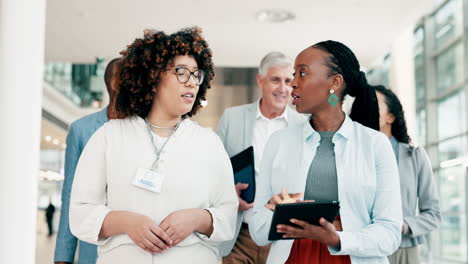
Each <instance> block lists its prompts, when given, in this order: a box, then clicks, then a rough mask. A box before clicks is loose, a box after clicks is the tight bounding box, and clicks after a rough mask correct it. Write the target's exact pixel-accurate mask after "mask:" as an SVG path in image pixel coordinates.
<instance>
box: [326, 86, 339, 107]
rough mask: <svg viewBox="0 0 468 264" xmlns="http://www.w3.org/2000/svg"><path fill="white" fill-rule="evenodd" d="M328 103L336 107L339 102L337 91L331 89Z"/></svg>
mask: <svg viewBox="0 0 468 264" xmlns="http://www.w3.org/2000/svg"><path fill="white" fill-rule="evenodd" d="M327 101H328V103H329V104H331V105H333V106H336V104H337V103H338V101H339V98H338V96H336V95H335V90H333V89H331V90H330V96H329V97H328V100H327Z"/></svg>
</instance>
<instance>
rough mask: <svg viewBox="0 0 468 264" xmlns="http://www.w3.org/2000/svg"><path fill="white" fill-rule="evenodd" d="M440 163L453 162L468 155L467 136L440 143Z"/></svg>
mask: <svg viewBox="0 0 468 264" xmlns="http://www.w3.org/2000/svg"><path fill="white" fill-rule="evenodd" d="M438 151H439V161H441V162H442V161H445V160H452V159H456V158H459V157H462V156H464V155H465V153H466V136H460V137H455V138H451V139H449V140H445V141H442V142H440V143H439V149H438Z"/></svg>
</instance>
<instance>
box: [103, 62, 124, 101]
mask: <svg viewBox="0 0 468 264" xmlns="http://www.w3.org/2000/svg"><path fill="white" fill-rule="evenodd" d="M120 60H122V58H120V57H118V58H114V59H112V60H111V61H109V63H108V64H107V67H106V71H105V72H104V82H105V83H106V88H107V92H108V93H109V94H111V92H112V89H111V85H112V77H113V75H114V72H115V69H116V67H117V66H118V65H119V63H120Z"/></svg>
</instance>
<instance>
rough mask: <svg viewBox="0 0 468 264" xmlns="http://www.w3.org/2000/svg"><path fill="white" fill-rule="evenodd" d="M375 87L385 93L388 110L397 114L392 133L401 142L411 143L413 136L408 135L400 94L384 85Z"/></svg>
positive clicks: (394, 114) (377, 90)
mask: <svg viewBox="0 0 468 264" xmlns="http://www.w3.org/2000/svg"><path fill="white" fill-rule="evenodd" d="M374 89H375V91H376V92H379V93H381V94H383V96H384V98H385V103H386V104H387V107H388V112H389V113H391V114H392V115H393V116H395V121H394V122H393V123H392V135H393V136H394V137H395V138H396V140H398V141H399V142H403V143H406V144H410V143H411V138H410V136H409V135H408V130H407V128H406V120H405V112H404V110H403V106H402V105H401V102H400V100H399V99H398V96H396V94H395V93H394V92H393V91H392V90H390V89H387V88H385V86H383V85H376V86H374Z"/></svg>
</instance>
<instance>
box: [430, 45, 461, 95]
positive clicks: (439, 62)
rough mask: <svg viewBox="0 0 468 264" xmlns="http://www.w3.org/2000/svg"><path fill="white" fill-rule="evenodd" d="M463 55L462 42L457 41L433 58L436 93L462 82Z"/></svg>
mask: <svg viewBox="0 0 468 264" xmlns="http://www.w3.org/2000/svg"><path fill="white" fill-rule="evenodd" d="M463 55H464V53H463V43H462V42H459V43H458V44H456V45H454V46H452V47H450V48H449V49H447V50H446V51H444V52H443V53H442V54H440V55H439V56H437V57H436V58H435V63H436V77H437V83H436V89H437V94H442V93H443V92H445V91H446V90H447V89H449V88H452V87H454V86H456V85H458V84H460V83H462V81H463V70H464V63H463Z"/></svg>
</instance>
